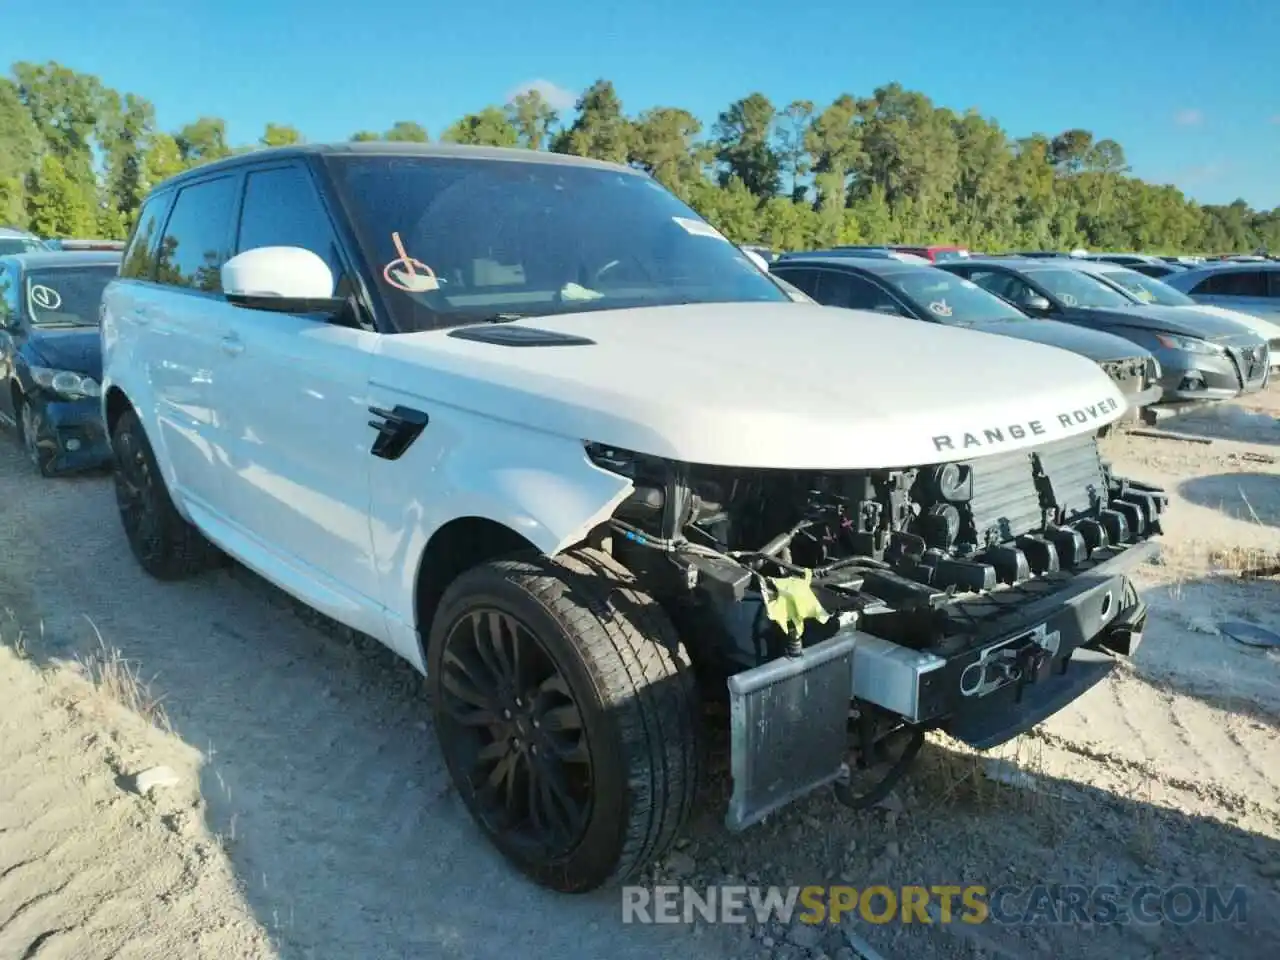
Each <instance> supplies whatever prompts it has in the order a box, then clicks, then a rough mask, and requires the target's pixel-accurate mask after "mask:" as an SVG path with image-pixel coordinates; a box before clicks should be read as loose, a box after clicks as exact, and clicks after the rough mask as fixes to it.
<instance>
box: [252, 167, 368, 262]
mask: <svg viewBox="0 0 1280 960" xmlns="http://www.w3.org/2000/svg"><path fill="white" fill-rule="evenodd" d="M257 247H302V248H303V249H306V250H310V251H311V252H312V253H314V254H316V255H317V256H319V257H320V259H322V260H323V261H324V262H325V263H327V264H328V265H329V269H330V270H331V271H332V272H333V275H334V277H335V279H336V278H338V277H340V276H341V275H342V273H343V268H342V258H341V256H340V255H339V253H338V241H337V237H336V236H335V234H334V232H333V225H332V224H331V223H330V221H329V216H328V214H327V213H325V209H324V205H323V204H322V203H321V202H320V197H319V195H318V194H317V193H316V188H315V185H314V184H313V183H312V182H311V178H310V176H308V175H307V171H306V170H304V169H302V168H301V167H297V166H290V167H276V168H275V169H271V170H259V171H256V172H254V173H250V174H249V175H248V177H247V178H245V186H244V205H243V207H242V208H241V212H240V236H239V242H238V243H237V244H236V252H237V253H243V252H244V251H245V250H253V249H256V248H257Z"/></svg>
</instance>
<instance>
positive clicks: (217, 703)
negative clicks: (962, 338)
mask: <svg viewBox="0 0 1280 960" xmlns="http://www.w3.org/2000/svg"><path fill="white" fill-rule="evenodd" d="M1277 417H1280V388H1272V389H1271V390H1270V391H1269V392H1268V393H1267V394H1264V395H1261V396H1257V397H1253V398H1248V399H1246V400H1244V401H1240V402H1237V403H1235V404H1232V405H1230V406H1228V407H1222V408H1218V409H1215V410H1213V411H1211V412H1209V413H1204V414H1198V415H1192V416H1188V417H1186V418H1185V419H1183V420H1181V421H1180V422H1178V423H1177V424H1176V426H1165V427H1162V429H1164V430H1168V431H1171V432H1176V433H1178V434H1179V435H1180V436H1183V437H1188V436H1192V435H1198V436H1201V437H1207V438H1210V439H1211V440H1212V442H1211V443H1208V444H1203V443H1195V442H1190V441H1188V440H1185V439H1168V438H1160V439H1154V438H1148V437H1139V436H1134V435H1132V434H1129V433H1121V434H1119V435H1116V436H1113V437H1110V438H1108V439H1107V440H1106V442H1105V443H1106V449H1107V455H1108V456H1109V457H1110V458H1111V459H1112V460H1113V461H1114V462H1115V464H1116V466H1117V468H1118V469H1119V471H1120V472H1122V473H1124V474H1126V475H1129V476H1133V477H1134V478H1137V479H1143V480H1148V481H1152V482H1157V483H1160V484H1163V485H1165V486H1166V487H1167V488H1168V489H1169V490H1170V492H1171V493H1172V494H1173V499H1174V503H1173V506H1172V508H1171V511H1170V515H1169V520H1168V528H1167V534H1166V537H1165V541H1166V542H1165V551H1164V557H1163V559H1162V560H1161V561H1160V562H1159V563H1155V564H1152V565H1150V566H1148V567H1145V568H1143V569H1142V570H1141V571H1140V573H1139V579H1140V581H1141V585H1142V587H1143V590H1144V594H1145V596H1146V598H1147V599H1148V601H1149V602H1150V603H1151V606H1152V615H1151V623H1150V626H1149V629H1148V632H1147V635H1146V637H1145V639H1144V642H1143V645H1142V647H1141V648H1140V649H1139V652H1138V656H1137V657H1136V659H1135V662H1134V663H1133V664H1132V666H1131V667H1130V668H1128V669H1126V670H1124V671H1123V672H1119V673H1118V674H1117V675H1115V676H1114V677H1113V678H1112V679H1111V680H1109V681H1108V682H1106V683H1105V684H1103V685H1100V686H1099V687H1098V688H1096V689H1094V690H1093V691H1091V692H1090V693H1089V694H1087V695H1086V696H1085V697H1084V698H1082V699H1081V700H1080V701H1078V702H1077V703H1076V704H1073V705H1072V706H1071V707H1070V708H1069V709H1068V710H1066V711H1064V712H1063V713H1061V714H1059V715H1058V716H1056V717H1054V718H1052V719H1051V720H1050V721H1049V722H1048V723H1047V724H1045V725H1044V726H1043V727H1041V728H1040V729H1038V730H1037V731H1035V732H1034V733H1033V734H1031V735H1028V736H1025V737H1022V738H1019V739H1018V740H1017V741H1015V742H1014V743H1013V744H1010V745H1009V746H1008V747H1006V748H1004V749H1003V750H1002V751H1001V752H1000V754H1001V756H1004V757H1007V758H1008V761H1009V765H1008V766H1007V767H1004V768H1001V769H1002V770H1003V771H1004V772H1003V774H1001V776H1004V775H1007V774H1009V773H1010V772H1014V773H1015V774H1016V775H1017V776H1018V778H1019V779H1018V780H1017V783H1016V784H1015V785H1012V786H1010V785H1005V784H1001V783H997V782H995V780H993V779H991V777H990V776H988V773H999V772H1000V771H997V770H995V769H993V768H992V767H990V766H989V765H988V762H987V761H988V760H989V759H990V758H983V757H980V756H976V755H973V754H972V753H970V752H968V751H966V750H964V749H962V748H961V747H960V746H959V745H958V744H955V743H953V742H951V741H948V740H946V738H944V737H936V738H931V740H930V742H929V744H928V745H927V746H926V747H925V750H924V752H923V754H922V756H921V759H920V762H919V764H918V766H917V768H916V770H914V771H913V772H912V774H911V775H909V776H908V778H907V779H906V780H905V781H904V783H903V785H902V786H901V787H900V788H899V790H898V791H897V792H896V793H895V794H894V795H893V797H892V798H891V800H890V801H889V802H888V803H887V804H886V805H885V806H884V807H883V808H880V809H876V810H873V811H871V812H868V813H855V812H853V811H849V810H846V809H845V808H843V807H841V806H840V805H839V804H838V803H836V802H835V801H834V800H833V799H832V797H831V795H830V794H829V793H825V792H823V793H819V794H817V795H814V796H813V797H811V798H809V799H807V800H805V801H802V802H800V803H798V804H795V805H794V806H793V807H791V808H790V809H788V810H786V811H785V812H783V813H782V814H779V815H778V816H776V817H774V818H772V819H771V820H770V821H769V822H767V823H765V824H762V825H760V826H758V827H756V828H752V829H751V830H749V831H747V832H745V833H743V834H741V835H737V836H734V835H730V834H727V833H726V832H725V831H724V830H723V829H722V828H721V827H720V825H719V818H720V817H721V816H722V813H723V810H722V807H721V806H719V804H720V803H722V801H723V797H724V790H725V783H724V779H723V777H722V776H721V777H719V778H717V779H715V780H713V783H712V784H711V786H710V788H709V790H708V795H709V803H710V804H711V805H710V806H709V807H708V809H707V811H706V813H705V814H704V815H703V816H702V817H700V818H699V820H698V821H697V822H696V823H694V824H693V825H692V827H691V828H690V830H689V831H688V833H687V836H686V837H685V838H683V839H682V841H681V845H680V849H679V850H678V851H677V852H676V854H675V855H673V856H672V857H670V858H669V860H668V862H667V863H665V864H662V865H660V866H659V867H658V868H656V869H655V870H654V871H653V877H652V879H655V880H657V879H662V880H674V881H675V882H679V883H689V884H693V885H702V884H706V883H710V882H719V881H732V882H740V883H742V882H745V883H760V884H783V883H795V884H810V883H837V882H838V883H848V884H853V885H856V886H860V887H865V886H868V885H871V884H888V885H890V886H893V885H900V884H910V883H920V882H923V883H928V884H939V883H941V884H966V883H978V884H985V885H987V886H988V887H994V886H997V885H1000V884H1016V885H1019V886H1021V887H1029V886H1031V885H1033V884H1037V883H1055V882H1056V883H1079V884H1085V885H1094V884H1114V885H1116V886H1117V887H1119V888H1121V889H1123V890H1126V891H1127V890H1131V889H1133V888H1135V887H1136V886H1138V885H1141V884H1153V885H1155V886H1157V887H1169V886H1171V885H1174V884H1185V885H1191V886H1193V887H1196V888H1198V889H1202V888H1203V887H1204V886H1205V885H1218V886H1220V887H1222V888H1223V889H1224V890H1227V891H1229V890H1230V888H1232V887H1233V886H1236V885H1240V886H1243V887H1244V888H1245V889H1246V892H1247V895H1248V907H1247V918H1246V920H1245V921H1244V922H1243V923H1235V922H1225V923H1217V924H1206V923H1192V924H1188V925H1182V926H1179V925H1174V924H1163V925H1139V924H1126V925H1112V926H1106V927H1098V928H1093V929H1088V928H1080V927H1079V926H1077V925H1072V924H1067V923H1063V924H1052V923H1045V922H1038V923H1035V924H1025V925H1019V926H1016V927H1007V926H1006V927H1001V926H996V925H991V924H987V925H983V926H981V927H972V926H967V925H961V924H950V925H937V924H932V925H923V924H915V925H900V924H889V925H871V924H867V923H865V922H862V921H857V922H856V925H842V926H839V927H832V928H827V929H824V928H816V929H815V928H803V929H802V928H799V927H796V928H792V929H780V928H776V927H774V926H769V925H764V926H754V925H753V926H748V927H736V926H730V927H726V926H718V927H712V926H706V925H704V924H701V923H699V924H694V925H690V926H684V925H676V926H666V927H663V926H647V927H643V926H628V927H625V928H624V927H623V926H622V925H621V923H620V913H621V911H620V904H619V897H618V895H617V893H616V892H613V893H608V892H605V893H598V894H592V895H587V896H582V897H574V898H566V897H559V896H555V895H552V894H549V893H544V892H543V891H541V890H538V889H536V888H534V887H532V886H531V885H530V884H528V883H526V882H525V881H523V880H522V879H520V878H519V877H518V876H516V875H515V874H514V873H513V872H512V871H511V870H509V869H508V868H507V867H506V865H505V864H504V863H503V862H502V861H501V859H500V858H499V857H498V856H497V854H495V853H494V852H493V851H492V850H491V849H490V848H489V847H488V846H487V845H486V844H485V843H484V842H483V841H482V839H481V837H480V835H479V833H478V831H477V830H476V829H475V828H474V826H473V825H472V824H471V822H470V820H469V819H468V817H467V815H466V813H465V811H464V810H463V809H462V807H461V805H460V804H459V803H458V801H457V800H456V798H455V797H454V796H453V794H452V792H451V790H450V789H449V786H448V780H447V777H446V774H445V771H444V767H443V763H442V760H441V757H440V754H439V751H438V750H437V748H436V745H435V743H434V739H433V735H432V731H431V730H430V727H429V719H428V714H427V710H426V706H425V703H424V701H423V696H422V684H421V682H420V680H419V678H418V677H417V676H416V674H414V673H413V672H412V670H411V669H410V668H408V667H407V666H404V665H403V664H401V663H400V662H399V661H397V660H396V659H395V658H394V657H393V656H392V655H391V654H390V653H389V652H387V651H385V650H383V649H382V648H381V647H379V646H377V645H376V644H374V643H373V642H372V641H367V640H363V639H360V638H356V637H353V636H351V635H349V634H348V633H347V632H345V631H343V630H340V629H338V628H335V627H333V626H332V625H327V624H322V623H318V622H317V618H315V617H314V616H307V615H305V614H304V613H300V612H299V611H298V609H297V607H296V605H295V604H293V603H292V602H291V601H289V600H288V599H287V598H285V597H284V596H283V595H281V594H280V593H279V592H277V591H275V590H274V589H272V588H270V587H268V586H267V585H265V584H263V583H262V582H261V581H260V580H258V579H257V578H255V577H253V576H252V575H250V574H248V573H246V572H244V571H243V570H240V569H238V568H232V569H230V570H227V571H223V572H218V573H215V574H211V575H208V576H205V577H202V578H199V579H197V580H195V581H192V582H187V583H181V584H169V585H166V584H158V583H156V582H154V581H151V580H149V579H148V578H147V577H146V576H145V575H143V574H142V573H141V571H139V570H138V568H137V567H136V565H135V564H134V563H133V561H132V558H131V557H130V555H129V553H128V549H127V546H126V545H125V542H124V539H123V535H122V534H121V533H120V530H119V524H118V521H117V518H116V514H115V507H114V500H113V496H112V492H111V488H110V483H109V481H107V480H106V479H104V478H103V477H85V478H79V479H69V480H57V481H41V480H40V479H38V478H37V477H35V476H34V475H33V472H32V471H31V470H30V469H29V467H28V465H27V464H26V463H25V461H23V459H22V458H21V457H20V456H19V454H18V452H17V450H16V445H13V446H10V445H7V444H4V443H3V442H2V441H3V440H5V439H8V438H0V529H3V530H4V531H5V532H6V538H5V539H6V551H7V555H6V557H5V560H4V562H3V564H0V612H3V617H2V618H0V638H2V639H3V643H2V644H0V691H3V696H2V697H0V771H3V773H2V774H0V957H3V958H5V960H8V958H10V957H13V958H15V960H33V958H37V957H38V958H40V960H52V958H63V957H66V958H72V957H74V958H93V957H122V958H124V957H164V958H170V957H204V956H209V957H218V958H222V957H252V958H256V957H281V958H295V957H297V958H343V960H345V958H351V957H360V958H361V960H365V958H381V957H433V958H434V957H476V958H488V957H493V958H506V957H508V956H509V955H510V951H511V948H512V946H513V945H517V944H518V945H519V946H520V947H521V948H522V950H521V952H522V955H525V956H534V957H592V958H594V957H605V956H608V957H610V958H617V960H624V958H630V957H636V958H640V957H688V956H692V955H695V954H696V955H698V956H701V957H706V958H730V957H761V958H763V957H770V958H819V957H824V956H825V957H829V958H832V960H849V958H853V957H856V956H858V955H859V954H862V955H864V956H867V957H871V958H875V957H877V956H879V957H884V958H886V960H898V958H904V960H905V958H946V960H952V958H960V957H977V956H985V957H1011V958H1012V957H1041V956H1045V957H1048V956H1071V957H1081V958H1093V957H1097V958H1103V957H1107V958H1112V957H1117V958H1121V960H1127V958H1134V960H1146V958H1148V957H1160V958H1172V957H1191V956H1196V957H1223V958H1227V957H1229V958H1232V960H1249V958H1254V957H1257V958H1259V960H1261V958H1264V957H1265V958H1268V960H1270V958H1271V957H1273V956H1274V951H1275V944H1276V943H1277V942H1280V652H1277V651H1274V650H1271V651H1267V650H1262V649H1256V648H1248V647H1244V646H1242V645H1240V644H1239V643H1237V642H1236V641H1234V640H1232V639H1230V638H1229V637H1227V636H1224V635H1223V633H1222V631H1221V629H1220V625H1221V624H1223V623H1224V622H1229V621H1241V620H1243V621H1247V622H1253V623H1258V624H1262V625H1269V626H1270V627H1271V628H1273V629H1277V630H1280V573H1278V572H1277V571H1276V570H1275V567H1276V566H1277V565H1278V564H1280V420H1277ZM104 644H105V647H106V650H107V651H108V653H105V654H104ZM114 649H118V651H119V655H120V657H122V658H124V660H125V661H126V663H127V666H128V667H130V668H131V669H134V670H137V671H138V672H139V673H140V675H141V676H142V677H143V678H144V679H146V680H149V681H150V693H151V694H152V695H153V696H154V697H155V698H158V699H159V700H160V706H159V707H158V708H154V709H153V708H152V706H151V704H150V702H149V701H147V702H143V703H142V704H141V705H139V704H134V705H133V706H134V709H133V710H129V709H126V708H124V707H122V706H119V705H118V704H116V703H115V702H113V698H112V696H111V689H110V687H111V684H110V680H111V679H112V673H111V671H112V670H117V671H118V670H119V669H120V663H119V662H117V661H116V660H115V659H114V658H112V657H111V656H110V655H109V651H111V650H114ZM77 661H81V662H83V663H86V664H88V666H87V667H85V666H78V665H77ZM104 661H105V663H106V666H107V670H106V672H105V675H104V668H103V663H104ZM95 680H97V681H98V683H97V687H96V688H95V685H94V681H95ZM104 681H105V682H104ZM140 713H141V714H143V715H141V716H140V715H139V714H140ZM157 724H160V725H161V726H165V725H167V727H168V730H164V729H160V728H159V727H158V726H157ZM157 765H165V766H167V767H169V768H170V769H171V770H172V771H173V773H174V774H175V775H176V776H175V779H176V781H177V782H176V783H174V784H172V785H171V786H167V787H159V788H157V789H156V790H154V791H152V792H151V793H150V794H149V795H146V796H143V795H140V794H139V793H138V792H137V790H136V788H135V786H134V784H133V781H132V778H133V777H134V776H136V774H138V773H139V772H141V771H143V770H146V769H148V768H151V767H155V766H157Z"/></svg>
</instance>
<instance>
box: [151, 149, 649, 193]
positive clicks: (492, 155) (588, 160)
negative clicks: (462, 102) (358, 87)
mask: <svg viewBox="0 0 1280 960" xmlns="http://www.w3.org/2000/svg"><path fill="white" fill-rule="evenodd" d="M343 155H364V156H392V157H395V156H399V157H440V158H467V159H471V160H506V161H509V162H515V163H554V164H563V165H566V166H577V167H595V168H596V169H599V170H614V171H618V172H623V173H633V174H635V175H637V176H645V175H646V174H645V173H644V172H643V171H641V170H637V169H635V168H634V167H628V166H625V165H624V164H620V163H609V162H608V161H606V160H596V159H594V158H592V157H576V156H573V155H571V154H565V153H550V152H548V151H545V150H525V149H523V148H520V147H472V146H463V145H462V144H456V143H402V142H398V141H389V140H369V141H353V142H348V143H303V144H295V145H293V146H288V147H266V148H263V149H261V150H251V151H250V152H248V153H239V154H236V155H235V156H231V157H225V158H224V159H222V160H214V161H213V162H212V163H206V164H202V165H201V166H198V167H192V168H191V169H190V170H184V171H183V172H182V173H179V174H177V175H175V176H172V177H170V178H169V179H168V180H165V181H163V182H162V183H159V184H157V185H156V186H155V187H154V188H153V190H152V192H153V193H154V192H155V191H158V190H161V189H163V188H165V187H169V186H172V185H174V184H179V183H183V182H185V181H187V180H192V179H195V178H197V177H202V176H204V175H206V174H208V173H211V172H215V171H218V170H232V169H235V168H236V167H239V166H242V165H244V164H248V163H261V162H262V161H263V160H288V159H294V158H299V157H314V156H343Z"/></svg>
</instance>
